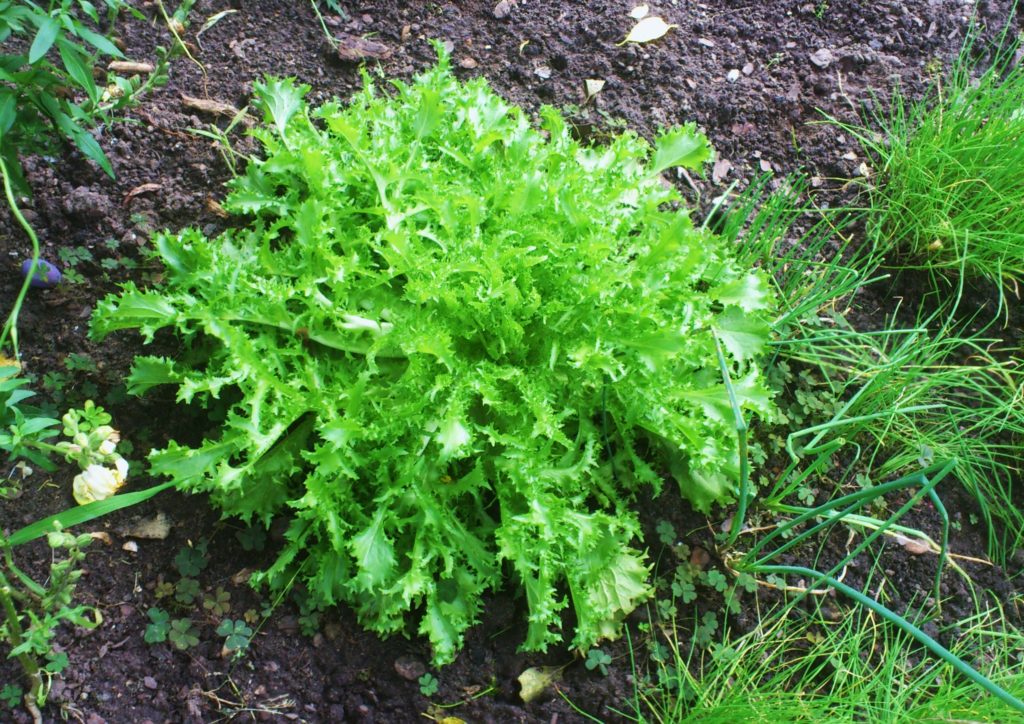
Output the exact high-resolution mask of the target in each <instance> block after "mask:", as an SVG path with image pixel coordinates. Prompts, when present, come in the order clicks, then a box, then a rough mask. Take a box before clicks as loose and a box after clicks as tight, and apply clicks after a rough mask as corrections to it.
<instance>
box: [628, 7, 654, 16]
mask: <svg viewBox="0 0 1024 724" xmlns="http://www.w3.org/2000/svg"><path fill="white" fill-rule="evenodd" d="M650 12H651V8H650V7H649V6H648V5H637V6H636V7H635V8H633V9H632V10H630V11H629V17H631V18H633V19H634V20H640V19H641V18H645V17H647V15H648V13H650Z"/></svg>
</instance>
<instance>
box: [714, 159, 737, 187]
mask: <svg viewBox="0 0 1024 724" xmlns="http://www.w3.org/2000/svg"><path fill="white" fill-rule="evenodd" d="M730 171H732V162H731V161H729V160H728V159H725V158H720V159H718V160H717V161H715V165H714V167H713V168H712V169H711V180H712V181H713V182H714V183H716V184H717V183H721V182H722V179H724V178H725V177H726V176H728V175H729V172H730Z"/></svg>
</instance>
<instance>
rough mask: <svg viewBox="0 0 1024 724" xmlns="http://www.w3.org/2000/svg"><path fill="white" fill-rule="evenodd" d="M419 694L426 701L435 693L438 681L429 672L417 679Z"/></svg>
mask: <svg viewBox="0 0 1024 724" xmlns="http://www.w3.org/2000/svg"><path fill="white" fill-rule="evenodd" d="M418 681H419V685H420V693H421V694H423V696H425V697H427V698H428V699H429V698H430V697H432V696H433V695H434V694H436V693H437V689H438V681H437V679H436V678H434V675H433V674H431V673H430V672H429V671H428V672H427V673H425V674H424V675H423V676H421V677H420V678H419V679H418Z"/></svg>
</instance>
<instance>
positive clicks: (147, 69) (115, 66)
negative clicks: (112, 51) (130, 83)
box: [107, 60, 153, 73]
mask: <svg viewBox="0 0 1024 724" xmlns="http://www.w3.org/2000/svg"><path fill="white" fill-rule="evenodd" d="M107 70H109V71H111V72H112V73H152V72H153V65H152V63H133V62H132V61H130V60H112V61H111V62H110V64H109V65H108V66H107Z"/></svg>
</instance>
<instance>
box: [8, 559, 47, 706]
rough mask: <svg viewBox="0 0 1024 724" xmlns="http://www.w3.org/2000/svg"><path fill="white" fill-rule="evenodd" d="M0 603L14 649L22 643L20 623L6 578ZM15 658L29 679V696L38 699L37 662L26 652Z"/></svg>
mask: <svg viewBox="0 0 1024 724" xmlns="http://www.w3.org/2000/svg"><path fill="white" fill-rule="evenodd" d="M0 577H2V574H0ZM0 605H2V606H3V609H4V615H5V616H6V618H7V638H8V640H9V641H10V644H11V648H12V649H16V648H18V647H19V646H21V645H22V643H23V639H22V632H21V623H19V621H18V611H17V610H16V609H15V608H14V601H13V600H12V599H11V588H10V586H9V585H7V581H6V580H4V582H3V585H0ZM17 658H18V662H19V663H20V664H21V668H22V669H24V671H25V676H27V677H28V680H29V698H30V699H31V700H32V701H34V702H35V701H38V697H39V692H40V691H41V689H42V686H43V682H42V679H41V678H40V676H39V664H37V663H36V660H35V659H33V658H32V655H31V654H28V653H21V654H18V657H17Z"/></svg>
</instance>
